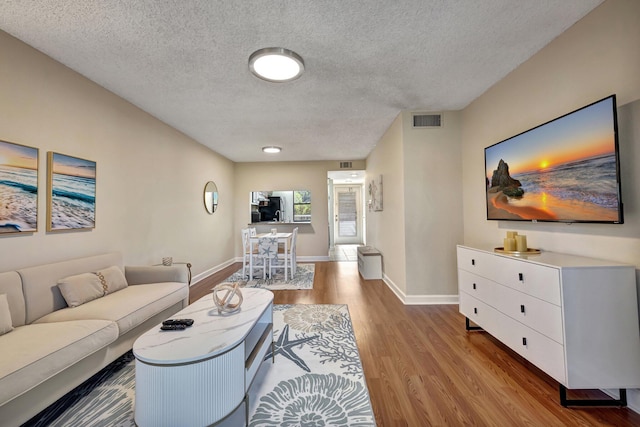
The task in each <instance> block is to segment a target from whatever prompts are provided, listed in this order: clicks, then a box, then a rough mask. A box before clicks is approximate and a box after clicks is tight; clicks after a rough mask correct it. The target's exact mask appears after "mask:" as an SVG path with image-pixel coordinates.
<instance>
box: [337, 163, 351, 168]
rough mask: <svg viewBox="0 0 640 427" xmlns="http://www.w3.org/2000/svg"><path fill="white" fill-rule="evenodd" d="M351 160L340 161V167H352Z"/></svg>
mask: <svg viewBox="0 0 640 427" xmlns="http://www.w3.org/2000/svg"><path fill="white" fill-rule="evenodd" d="M351 167H352V166H351V162H340V169H351Z"/></svg>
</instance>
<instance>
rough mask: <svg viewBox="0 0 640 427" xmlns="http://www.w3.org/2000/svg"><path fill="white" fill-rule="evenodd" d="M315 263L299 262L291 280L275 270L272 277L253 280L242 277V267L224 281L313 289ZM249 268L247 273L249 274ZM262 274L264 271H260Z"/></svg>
mask: <svg viewBox="0 0 640 427" xmlns="http://www.w3.org/2000/svg"><path fill="white" fill-rule="evenodd" d="M315 270H316V266H315V264H298V266H297V268H296V274H295V275H294V276H293V277H289V280H286V281H285V280H284V272H283V271H282V270H281V269H280V270H275V271H274V272H273V275H272V277H270V278H267V279H266V280H262V276H260V278H255V277H254V279H253V280H247V279H248V277H242V269H240V270H238V271H236V272H235V273H233V274H232V275H231V276H229V277H227V278H226V279H224V280H223V281H224V282H241V283H243V286H244V287H247V288H264V289H269V290H271V291H277V290H285V289H313V276H314V274H315ZM248 274H249V273H248V269H247V275H248ZM260 274H262V272H260Z"/></svg>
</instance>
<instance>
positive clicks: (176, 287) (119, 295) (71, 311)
mask: <svg viewBox="0 0 640 427" xmlns="http://www.w3.org/2000/svg"><path fill="white" fill-rule="evenodd" d="M188 297H189V288H188V287H187V285H186V283H175V282H166V283H153V284H150V285H136V286H128V287H127V288H125V289H122V290H121V291H118V292H116V293H114V294H109V295H107V296H105V297H104V298H98V299H95V300H93V301H89V302H88V303H86V304H82V305H81V306H78V307H73V308H71V307H67V308H63V309H62V310H57V311H54V312H53V313H51V314H48V315H46V316H44V317H42V318H40V319H38V320H36V321H35V322H34V323H37V324H40V323H48V322H63V321H68V320H82V319H104V320H111V321H114V322H116V323H117V324H118V328H119V329H120V335H123V334H125V333H126V332H128V331H129V330H131V329H133V328H135V327H136V326H138V325H140V324H141V323H143V322H144V321H146V320H147V319H149V318H151V317H153V316H154V315H156V314H157V313H158V312H160V311H162V310H165V309H167V308H169V307H171V306H172V305H174V304H176V303H178V302H180V301H182V300H184V299H186V298H188Z"/></svg>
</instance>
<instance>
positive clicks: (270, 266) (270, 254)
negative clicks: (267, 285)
mask: <svg viewBox="0 0 640 427" xmlns="http://www.w3.org/2000/svg"><path fill="white" fill-rule="evenodd" d="M257 256H258V257H259V258H260V259H261V260H262V278H263V279H266V278H267V271H269V277H273V273H272V272H273V270H275V269H277V268H282V269H284V263H280V258H278V239H277V238H275V237H269V236H267V237H260V238H259V239H258V255H257ZM249 274H251V275H252V276H253V272H252V271H251V272H250V273H249Z"/></svg>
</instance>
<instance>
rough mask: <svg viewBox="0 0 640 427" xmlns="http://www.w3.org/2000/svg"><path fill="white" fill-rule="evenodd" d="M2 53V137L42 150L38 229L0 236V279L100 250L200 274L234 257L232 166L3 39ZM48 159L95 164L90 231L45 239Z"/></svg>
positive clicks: (127, 260)
mask: <svg viewBox="0 0 640 427" xmlns="http://www.w3.org/2000/svg"><path fill="white" fill-rule="evenodd" d="M0 52H2V66H1V67H0V93H2V96H1V97H0V139H2V140H6V141H10V142H14V143H19V144H23V145H28V146H31V147H36V148H38V149H39V176H38V185H39V192H38V193H39V194H38V231H37V232H35V233H30V234H24V235H18V234H12V235H3V236H0V254H1V256H0V271H5V270H11V269H14V268H19V267H23V266H28V265H36V264H40V263H44V262H53V261H57V260H61V259H68V258H72V257H79V256H85V255H91V254H97V253H101V252H105V251H121V252H122V253H123V255H124V258H125V263H127V264H155V263H159V262H160V261H161V257H163V256H173V258H174V260H180V261H189V262H191V263H192V264H193V271H194V273H195V274H196V275H198V274H201V273H203V272H205V271H208V270H211V269H212V268H214V267H216V266H218V265H220V264H224V263H226V262H228V261H229V260H231V259H233V255H234V252H233V251H234V241H233V238H232V232H233V230H232V224H233V222H234V213H235V212H234V196H233V187H234V165H233V163H232V162H230V161H229V160H227V159H225V158H223V157H221V156H219V155H217V154H216V153H214V152H212V151H211V150H209V149H207V148H205V147H203V146H202V145H200V144H198V143H196V142H195V141H193V140H192V139H190V138H188V137H186V136H185V135H183V134H181V133H179V132H177V131H176V130H174V129H172V128H170V127H169V126H167V125H165V124H163V123H161V122H160V121H158V120H156V119H154V118H153V117H151V116H150V115H148V114H147V113H145V112H143V111H141V110H140V109H138V108H136V107H135V106H133V105H131V104H129V103H128V102H126V101H124V100H123V99H121V98H119V97H117V96H115V95H114V94H112V93H110V92H108V91H107V90H105V89H103V88H101V87H100V86H98V85H96V84H95V83H92V82H90V81H89V80H87V79H85V78H84V77H82V76H80V75H79V74H77V73H75V72H73V71H71V70H70V69H68V68H66V67H64V66H63V65H61V64H60V63H58V62H56V61H54V60H52V59H51V58H49V57H47V56H45V55H43V54H41V53H40V52H38V51H36V50H35V49H33V48H31V47H29V46H27V45H25V44H23V43H22V42H20V41H18V40H16V39H14V38H12V37H11V36H9V35H7V34H6V33H3V32H0ZM47 151H56V152H60V153H63V154H68V155H71V156H76V157H81V158H85V159H89V160H93V161H96V162H97V188H96V194H97V199H96V228H95V229H94V230H91V231H80V232H65V233H47V232H46V231H45V230H46V225H45V221H46V209H47V206H46V181H47V175H46V154H47ZM208 180H213V181H215V182H216V184H217V185H218V188H219V190H220V205H219V208H218V211H217V212H216V213H215V214H213V215H209V214H207V213H206V211H205V209H204V206H203V200H202V197H203V196H202V194H203V189H204V185H205V183H206V182H207V181H208ZM206 236H209V237H208V238H206Z"/></svg>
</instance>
